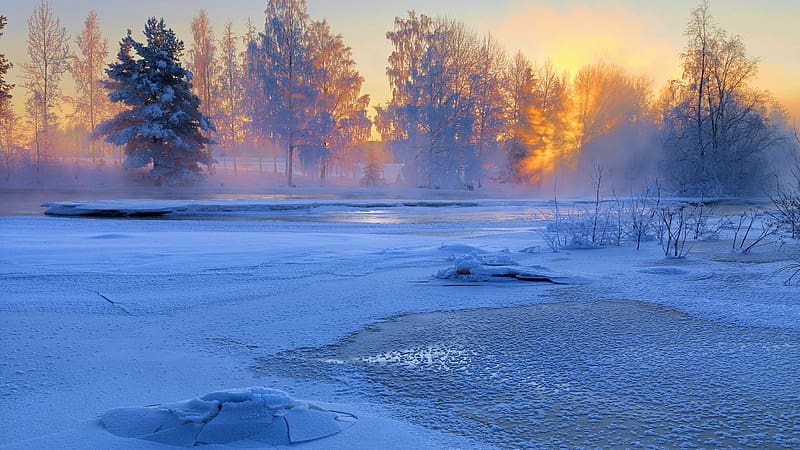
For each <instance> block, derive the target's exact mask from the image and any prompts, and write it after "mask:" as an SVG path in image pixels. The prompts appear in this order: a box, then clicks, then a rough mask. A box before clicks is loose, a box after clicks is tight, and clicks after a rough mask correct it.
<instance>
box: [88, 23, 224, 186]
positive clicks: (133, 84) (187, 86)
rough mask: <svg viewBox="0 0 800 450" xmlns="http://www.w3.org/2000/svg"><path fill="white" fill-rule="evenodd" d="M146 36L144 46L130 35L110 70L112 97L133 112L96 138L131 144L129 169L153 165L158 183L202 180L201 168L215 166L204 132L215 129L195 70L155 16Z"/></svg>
mask: <svg viewBox="0 0 800 450" xmlns="http://www.w3.org/2000/svg"><path fill="white" fill-rule="evenodd" d="M144 35H145V37H146V38H147V42H146V43H140V42H137V41H136V40H134V39H133V37H131V33H130V31H128V35H127V36H126V37H125V38H123V40H122V41H121V42H120V50H119V54H118V62H115V63H112V64H110V65H109V68H108V69H107V70H106V73H107V74H108V77H109V80H108V81H106V82H104V85H105V87H106V88H107V89H109V91H111V94H110V95H109V98H110V99H111V101H112V102H115V103H123V104H124V105H125V106H127V107H128V109H126V110H124V111H122V112H121V113H119V114H117V116H116V117H114V118H112V119H110V120H107V121H105V122H103V123H101V124H100V125H98V127H97V129H96V130H95V131H94V137H99V136H105V139H106V141H107V142H109V143H112V144H115V145H120V146H125V155H126V157H127V159H126V161H125V166H126V167H130V168H136V167H145V166H147V165H149V164H152V169H151V170H150V177H151V178H152V179H154V180H156V182H158V183H160V182H161V181H162V180H164V181H166V182H167V183H169V184H172V185H175V184H181V183H185V182H189V181H193V180H197V179H199V178H200V174H201V173H202V168H201V167H200V164H204V165H206V167H209V166H210V165H211V164H212V163H213V159H212V158H211V156H210V154H209V153H208V150H207V148H206V145H207V144H210V143H212V142H211V140H210V139H209V138H207V137H206V136H204V135H203V134H202V132H203V131H208V130H212V131H214V130H215V128H214V124H213V123H212V122H211V120H210V119H208V118H207V117H206V116H204V115H203V114H202V113H201V112H200V109H199V108H200V99H199V98H198V97H197V96H196V95H195V94H193V93H192V92H191V88H192V84H191V72H189V71H188V70H186V69H184V68H183V67H181V64H180V61H179V59H180V57H181V55H182V53H183V48H184V47H183V41H181V40H179V39H178V38H177V37H176V36H175V33H174V32H173V31H172V29H170V28H167V26H166V24H165V23H164V19H160V20H157V19H156V18H155V17H153V18H150V19H148V21H147V23H146V25H145V28H144ZM134 53H135V54H134Z"/></svg>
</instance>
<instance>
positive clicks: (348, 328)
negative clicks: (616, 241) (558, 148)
mask: <svg viewBox="0 0 800 450" xmlns="http://www.w3.org/2000/svg"><path fill="white" fill-rule="evenodd" d="M57 200H64V199H61V198H60V199H57ZM39 201H40V200H39V199H37V200H36V203H30V202H28V203H25V205H27V206H25V207H24V208H22V209H28V208H29V209H30V211H28V212H24V211H19V207H17V208H18V213H15V214H13V215H6V216H2V217H0V239H2V242H3V245H2V246H1V247H0V284H1V285H2V286H3V293H2V295H0V327H1V328H2V330H3V333H2V334H0V358H1V359H2V364H0V387H2V390H3V395H0V423H3V424H6V427H5V429H4V430H3V432H4V433H5V435H4V436H2V438H0V447H3V446H4V445H5V447H6V448H14V449H26V450H30V449H35V448H53V447H54V446H62V447H63V446H66V447H69V446H70V445H75V443H76V442H91V443H94V444H95V447H96V448H143V447H141V442H130V441H128V440H124V439H120V438H116V437H114V436H111V435H109V434H108V433H105V432H104V431H103V430H102V429H101V430H99V431H98V430H97V429H96V428H91V427H87V425H86V423H87V422H86V421H91V420H92V419H93V418H94V417H97V416H99V415H102V414H103V413H104V412H105V411H108V410H110V409H113V408H119V407H126V406H137V405H151V404H157V403H162V402H167V401H177V400H181V399H189V398H197V397H198V396H200V395H202V394H204V393H208V392H216V391H219V390H220V389H227V388H240V387H247V386H259V385H263V386H267V387H270V388H276V389H281V390H285V391H287V392H288V393H289V394H291V396H292V397H293V398H299V399H310V400H316V401H320V402H325V403H328V404H332V405H334V409H336V410H338V411H344V412H348V413H352V414H354V415H356V416H358V417H359V421H358V422H357V423H356V424H355V425H354V426H352V427H351V428H348V429H347V430H346V431H344V432H342V433H340V434H338V435H336V436H333V437H330V438H326V439H324V440H322V441H319V442H318V443H311V444H308V445H307V447H308V448H310V449H323V448H324V449H329V448H374V447H375V446H376V445H378V443H380V447H381V448H397V449H401V448H453V447H455V448H473V447H489V446H495V447H501V448H518V447H530V448H538V447H547V448H552V447H570V448H578V447H590V448H594V447H631V448H636V447H643V448H646V447H648V446H654V447H663V448H674V447H679V446H684V447H752V448H770V447H798V446H800V428H798V426H797V423H800V394H799V393H800V377H798V375H797V373H798V368H800V335H799V334H798V333H800V295H798V290H797V286H787V285H784V284H783V283H782V280H781V279H778V278H777V277H775V276H774V275H773V274H774V272H775V271H776V270H778V269H779V268H780V267H782V265H783V264H785V261H786V257H785V256H782V255H783V253H782V252H784V251H785V250H786V248H795V247H791V246H792V245H793V244H792V243H790V242H789V243H785V245H783V246H781V247H780V248H779V247H778V246H773V247H767V248H763V249H759V250H758V251H756V252H755V253H754V254H752V255H741V254H737V253H732V252H731V251H730V242H729V241H728V239H730V237H729V236H726V235H725V233H728V231H725V230H723V232H722V235H721V236H720V237H718V238H716V239H711V240H704V241H697V242H692V248H691V253H690V255H689V257H687V258H681V259H667V258H665V257H664V255H663V251H662V249H661V248H660V246H659V245H658V243H657V242H655V241H646V242H645V243H644V244H643V247H642V250H640V251H636V250H635V248H633V246H632V245H630V244H628V243H624V244H623V245H622V246H621V247H609V248H604V249H594V250H577V249H562V250H561V251H560V252H557V253H554V252H551V251H550V250H549V248H548V247H547V245H546V244H545V242H544V241H543V234H542V231H543V230H544V229H545V228H546V225H547V223H546V220H547V218H548V217H549V216H550V215H551V214H552V212H553V205H552V203H551V202H550V201H548V200H526V199H521V200H511V199H500V200H493V199H476V200H470V199H463V198H449V199H446V198H445V199H441V198H440V199H432V200H431V199H427V200H408V199H402V198H398V199H392V198H378V199H373V200H358V199H351V198H283V197H280V198H279V197H275V198H247V199H238V200H230V199H206V200H202V201H201V200H198V199H194V200H176V199H161V200H158V199H149V200H116V201H99V202H91V201H90V202H72V201H67V200H65V203H62V204H60V205H58V206H56V207H58V208H62V211H65V212H66V213H67V214H72V213H74V212H75V211H77V210H80V211H82V212H81V213H83V212H88V213H89V214H88V215H89V216H90V217H82V218H71V217H49V216H43V215H42V214H41V211H42V208H40V207H39V206H38V202H39ZM42 201H45V199H42ZM31 205H36V206H31ZM583 206H585V204H583ZM573 207H574V208H576V209H580V208H581V207H582V205H581V204H578V205H577V206H574V204H573V205H571V206H570V207H569V208H570V209H572V208H573ZM37 209H38V211H39V212H38V213H36V210H37ZM96 212H101V213H102V214H98V215H103V216H113V217H117V218H106V217H103V218H98V217H96V216H95V217H92V214H93V213H96ZM137 214H143V215H145V216H146V217H147V218H145V219H131V218H119V217H137ZM464 258H466V261H472V262H474V263H477V262H480V263H482V264H485V267H484V269H486V270H490V269H491V270H495V271H496V270H501V269H503V270H504V269H509V270H512V269H513V270H514V271H517V272H523V273H529V274H534V275H535V274H542V276H541V277H538V276H533V277H530V278H529V279H541V280H546V279H547V277H551V278H552V279H554V280H559V282H562V281H563V283H564V284H550V283H528V282H522V281H518V280H517V279H512V278H500V279H492V280H482V281H481V280H478V281H476V280H474V279H459V278H457V277H456V278H447V279H443V278H440V277H439V276H440V275H441V274H442V273H458V270H455V271H454V270H453V269H454V267H455V268H457V267H458V264H459V261H464V260H465V259H464ZM448 271H449V272H448ZM545 275H546V276H545ZM55 437H58V438H59V439H60V440H58V441H56V440H54V439H55ZM154 445H155V444H154ZM146 448H162V447H159V446H155V447H152V446H151V447H146Z"/></svg>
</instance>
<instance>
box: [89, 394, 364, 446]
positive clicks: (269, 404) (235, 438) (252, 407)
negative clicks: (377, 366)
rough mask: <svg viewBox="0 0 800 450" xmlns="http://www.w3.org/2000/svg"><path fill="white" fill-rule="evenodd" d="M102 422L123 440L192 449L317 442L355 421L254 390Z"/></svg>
mask: <svg viewBox="0 0 800 450" xmlns="http://www.w3.org/2000/svg"><path fill="white" fill-rule="evenodd" d="M100 420H101V422H102V424H103V426H104V427H105V428H106V430H108V431H109V432H110V433H112V434H114V435H117V436H120V437H124V438H138V439H144V440H148V441H153V442H159V443H162V444H169V445H175V446H182V447H192V446H196V445H205V444H227V443H232V442H241V441H249V442H258V443H263V444H267V445H289V444H294V443H298V442H306V441H312V440H315V439H320V438H324V437H327V436H331V435H334V434H336V433H338V432H340V431H342V430H344V429H346V428H348V427H349V426H351V425H352V424H353V423H354V422H355V420H356V417H355V416H353V415H352V414H348V413H342V412H337V411H329V410H325V409H323V408H320V407H318V406H316V405H313V404H310V403H307V402H303V401H298V400H294V399H292V398H291V397H289V395H288V394H286V393H285V392H283V391H280V390H277V389H269V388H264V387H250V388H243V389H232V390H225V391H219V392H212V393H210V394H207V395H204V396H203V397H200V398H196V399H191V400H184V401H180V402H175V403H164V404H160V405H153V406H141V407H131V408H118V409H112V410H110V411H108V412H106V413H105V414H103V416H102V417H101V419H100Z"/></svg>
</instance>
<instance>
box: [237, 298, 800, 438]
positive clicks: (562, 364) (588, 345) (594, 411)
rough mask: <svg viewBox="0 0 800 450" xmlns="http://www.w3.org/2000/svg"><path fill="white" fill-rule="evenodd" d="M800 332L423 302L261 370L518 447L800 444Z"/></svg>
mask: <svg viewBox="0 0 800 450" xmlns="http://www.w3.org/2000/svg"><path fill="white" fill-rule="evenodd" d="M798 367H800V333H797V332H794V331H786V330H775V329H765V328H754V327H741V326H735V325H729V324H724V323H717V322H710V321H706V320H701V319H697V318H693V317H691V316H688V315H686V314H684V313H682V312H680V311H677V310H674V309H671V308H667V307H663V306H658V305H653V304H649V303H643V302H633V301H607V302H587V303H580V302H569V303H552V304H541V305H533V306H525V307H516V308H502V309H479V310H470V311H458V312H434V313H424V314H412V315H404V316H398V317H394V318H391V319H389V320H386V321H383V322H380V323H376V324H373V325H371V326H370V327H368V328H366V329H364V330H363V331H361V332H358V333H355V334H353V335H351V336H349V337H348V338H346V339H343V340H342V341H341V342H338V343H337V344H335V345H331V346H328V347H324V348H317V349H300V350H294V351H289V352H283V353H280V354H278V355H275V356H272V357H267V358H260V359H258V360H257V361H256V363H255V365H254V366H253V370H255V371H256V372H257V373H262V374H267V373H269V374H274V375H279V376H290V377H297V378H310V379H319V380H324V381H328V382H332V383H338V384H341V385H346V386H347V389H350V390H353V391H358V392H367V393H369V394H370V395H374V396H375V397H377V398H378V399H379V400H381V401H384V402H387V403H389V404H393V405H396V406H397V407H398V408H399V411H400V414H401V415H403V416H405V419H407V420H409V421H411V422H414V423H417V424H420V425H423V426H429V427H432V428H436V429H443V430H445V431H448V432H451V433H455V434H461V435H465V436H466V437H468V438H471V439H473V440H477V441H482V442H486V443H489V444H493V445H497V446H500V447H508V448H554V447H568V448H596V447H605V448H608V447H627V448H647V447H655V448H674V447H712V448H719V447H728V448H731V447H734V448H742V447H744V448H748V447H749V448H774V447H782V448H788V447H794V448H797V447H798V446H800V425H798V424H800V375H799V374H798Z"/></svg>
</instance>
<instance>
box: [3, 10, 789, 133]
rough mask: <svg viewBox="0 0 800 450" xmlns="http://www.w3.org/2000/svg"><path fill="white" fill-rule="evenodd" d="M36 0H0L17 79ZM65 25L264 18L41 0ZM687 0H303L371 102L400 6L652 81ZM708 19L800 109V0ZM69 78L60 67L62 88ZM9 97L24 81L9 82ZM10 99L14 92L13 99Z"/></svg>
mask: <svg viewBox="0 0 800 450" xmlns="http://www.w3.org/2000/svg"><path fill="white" fill-rule="evenodd" d="M35 5H38V1H36V0H29V1H19V0H0V14H2V15H5V16H7V17H8V18H9V23H8V26H7V27H6V30H5V34H4V36H3V37H2V38H0V49H1V50H0V51H1V52H3V53H6V54H7V56H8V57H9V59H11V61H12V62H13V63H14V64H15V66H16V67H15V69H14V70H13V73H12V74H11V76H10V80H11V82H14V83H16V84H17V85H18V86H19V85H21V84H22V80H21V78H20V75H21V66H22V64H23V63H24V62H25V61H26V60H27V54H26V43H25V39H26V36H27V19H28V17H29V16H30V15H31V13H32V12H33V9H34V6H35ZM50 5H51V6H52V8H53V10H54V11H55V13H56V15H58V16H59V18H60V19H61V20H62V23H63V24H64V26H66V28H67V30H68V32H69V33H70V35H72V36H75V35H76V34H78V33H79V32H80V30H81V27H82V22H83V20H84V18H85V17H86V15H87V13H88V12H89V11H90V10H92V9H94V10H95V11H97V13H98V17H99V20H100V24H101V27H102V29H103V31H104V32H105V34H106V35H107V36H108V37H109V40H110V41H111V43H112V44H111V46H112V48H111V54H112V55H113V54H114V53H116V42H117V41H118V40H119V38H121V37H122V36H123V35H124V33H125V30H126V29H128V28H131V29H132V30H133V31H134V33H137V34H138V33H140V32H141V29H142V28H143V25H144V22H145V20H146V19H147V17H149V16H158V17H164V18H165V19H166V20H167V23H168V24H169V25H170V26H171V27H172V28H173V29H175V31H176V32H177V33H178V36H179V37H180V38H181V39H183V40H184V41H186V42H187V46H188V42H189V41H190V39H191V35H190V34H189V23H190V21H191V19H192V17H194V16H195V15H196V14H197V12H198V11H199V10H200V8H205V9H206V10H207V11H208V13H209V15H210V16H211V19H212V23H213V24H214V26H215V29H216V30H217V31H218V32H219V31H220V30H221V29H222V27H223V25H224V24H225V22H227V21H232V22H233V24H234V28H235V29H236V30H238V31H239V32H241V31H242V30H243V29H244V24H245V23H246V21H247V18H248V17H249V18H252V20H253V22H254V23H255V24H256V26H258V27H260V26H262V24H263V20H264V15H263V10H264V7H265V5H266V1H265V0H227V1H212V0H191V1H188V0H171V1H170V0H136V1H123V0H102V1H101V0H50ZM696 5H697V2H696V1H694V0H673V1H647V0H642V1H634V0H610V1H609V0H605V1H603V0H582V1H581V0H572V1H555V0H539V1H532V0H493V1H485V0H437V1H430V0H428V1H424V0H404V1H394V2H390V1H380V0H308V9H309V13H310V14H311V16H312V17H313V18H315V19H319V18H326V19H328V21H329V22H330V23H331V26H332V28H333V30H334V31H335V32H338V33H341V34H342V35H343V36H344V38H345V41H346V43H347V44H348V45H350V46H351V47H352V48H353V54H354V57H355V60H356V62H357V64H358V67H359V70H360V71H361V73H362V75H364V77H365V78H366V84H365V91H366V93H369V94H371V95H372V97H373V105H375V104H376V103H379V102H384V101H385V100H386V98H387V97H388V95H389V94H388V92H389V90H388V85H387V81H386V77H385V75H384V73H385V67H386V58H387V57H388V54H389V52H390V51H391V49H390V47H389V45H388V42H387V40H386V39H385V37H384V36H385V33H386V31H388V30H389V29H390V28H391V27H392V21H393V19H394V17H395V16H398V15H404V14H405V12H406V11H407V10H409V9H415V10H417V11H418V12H420V13H424V14H428V15H431V16H438V15H447V16H449V17H452V18H455V19H458V20H461V21H463V22H465V23H466V24H467V25H469V26H470V27H472V28H473V29H475V30H476V31H478V32H480V33H489V32H490V33H492V35H493V36H495V37H496V38H497V39H498V40H499V41H500V42H501V43H502V44H504V45H505V46H506V48H507V49H508V51H509V53H513V52H515V51H516V50H522V51H523V52H524V53H525V54H526V55H527V56H528V57H529V58H531V59H532V60H534V61H540V62H541V61H544V60H545V59H547V58H551V59H552V60H553V61H554V62H555V64H556V66H557V67H558V68H560V69H562V70H570V71H575V70H577V68H578V67H580V65H582V64H586V63H590V62H592V61H593V60H595V59H597V58H600V57H602V58H604V59H606V60H611V61H615V62H619V63H622V64H625V65H627V66H629V67H632V68H633V70H635V71H638V72H641V73H644V74H647V75H648V76H649V77H650V78H652V79H653V81H654V83H655V86H656V88H660V86H662V85H663V83H664V81H666V80H667V79H668V78H669V77H670V76H671V75H674V71H675V68H676V65H677V63H678V56H679V54H680V52H681V50H682V48H683V46H684V43H685V37H684V36H683V32H684V29H685V27H686V22H687V20H688V17H689V12H690V11H691V9H692V8H694V7H695V6H696ZM711 9H712V13H713V15H714V17H715V18H716V20H717V22H718V23H719V24H720V25H722V26H723V28H725V29H727V30H728V31H729V32H730V33H732V34H739V35H741V36H742V38H743V39H744V42H745V44H746V46H747V49H748V52H749V54H750V55H751V56H756V57H758V58H760V60H761V66H760V68H761V71H760V74H761V77H760V80H759V81H758V84H759V86H761V87H764V88H768V89H770V90H771V91H772V92H773V93H775V95H776V96H778V97H779V99H780V100H781V101H782V102H783V103H784V104H785V105H786V106H787V107H789V108H790V110H791V111H792V112H793V113H794V114H795V116H796V117H798V116H800V23H798V18H800V2H798V1H797V0H763V1H760V2H754V1H751V0H749V1H745V0H725V1H722V0H716V1H714V0H712V2H711ZM70 85H71V80H70V78H69V77H66V80H65V88H66V90H69V89H70V88H69V86H70ZM15 94H16V96H17V100H19V99H21V97H23V96H24V90H23V89H21V88H20V87H18V88H17V89H15ZM15 103H16V102H15Z"/></svg>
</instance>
